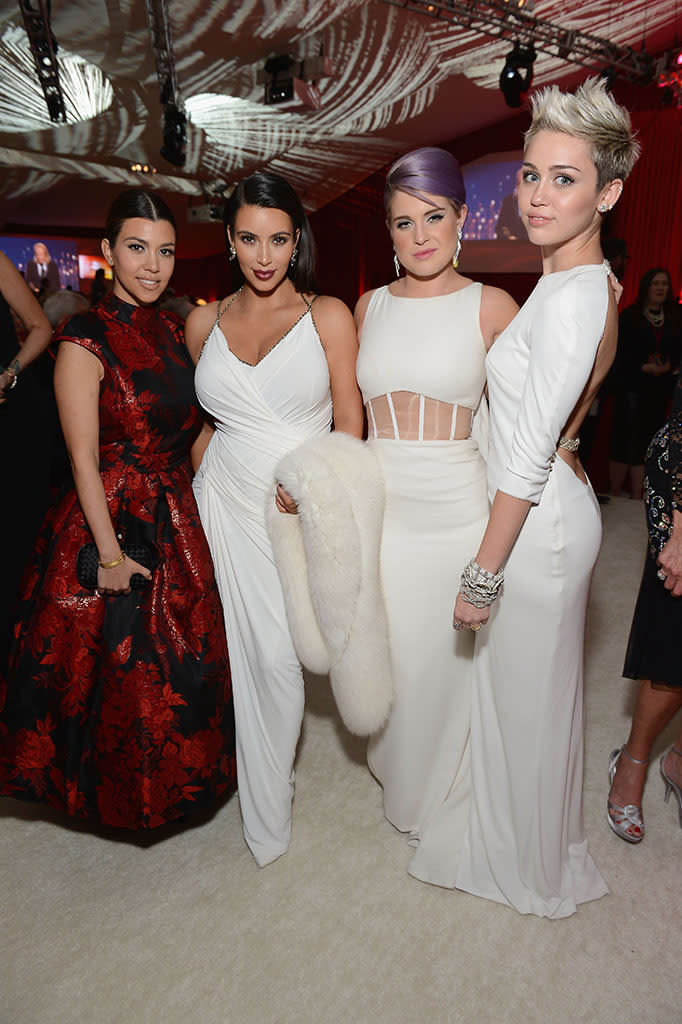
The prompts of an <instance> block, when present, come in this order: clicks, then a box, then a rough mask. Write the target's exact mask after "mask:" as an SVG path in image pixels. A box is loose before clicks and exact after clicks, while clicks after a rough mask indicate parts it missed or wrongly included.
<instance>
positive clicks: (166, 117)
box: [161, 103, 187, 167]
mask: <svg viewBox="0 0 682 1024" xmlns="http://www.w3.org/2000/svg"><path fill="white" fill-rule="evenodd" d="M186 148H187V118H186V117H185V114H184V112H183V111H182V110H179V109H178V107H176V106H175V104H174V103H168V104H166V106H165V107H164V109H163V146H162V147H161V156H162V157H163V158H164V160H167V161H168V163H169V164H173V165H174V166H175V167H184V166H185V160H186V158H187V153H186Z"/></svg>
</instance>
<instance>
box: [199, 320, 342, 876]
mask: <svg viewBox="0 0 682 1024" xmlns="http://www.w3.org/2000/svg"><path fill="white" fill-rule="evenodd" d="M195 383H196V391H197V395H198V397H199V400H200V402H201V404H202V405H203V407H204V408H205V409H206V410H207V412H209V413H210V415H211V416H212V417H213V419H214V421H215V427H216V430H215V433H214V434H213V437H212V438H211V441H210V443H209V445H208V447H207V449H206V452H205V454H204V457H203V459H202V462H201V466H200V468H199V471H198V473H197V476H196V478H195V494H196V498H197V504H198V506H199V513H200V515H201V522H202V524H203V527H204V531H205V533H206V536H207V538H208V543H209V546H210V549H211V554H212V557H213V563H214V567H215V574H216V579H217V581H218V587H219V590H220V597H221V600H222V604H223V610H224V614H225V626H226V632H227V641H228V647H229V652H230V665H231V669H232V686H233V691H234V709H235V720H236V731H237V783H238V788H239V802H240V807H241V813H242V821H243V826H244V837H245V839H246V842H247V844H248V846H249V848H250V849H251V851H252V853H253V855H254V857H255V859H256V861H257V862H258V864H260V865H261V866H263V865H265V864H268V863H270V862H271V861H273V860H275V859H276V858H277V857H279V856H280V855H281V854H282V853H284V852H285V851H286V849H287V847H288V845H289V839H290V834H291V802H292V799H293V793H294V770H293V763H294V755H295V752H296V744H297V742H298V737H299V733H300V729H301V721H302V717H303V706H304V689H303V678H302V674H301V666H300V663H299V661H298V658H297V657H296V653H295V651H294V647H293V643H292V640H291V635H290V632H289V627H288V625H287V619H286V613H285V609H284V599H283V596H282V587H281V583H280V579H279V576H278V573H277V567H276V565H275V563H274V559H273V554H272V547H271V544H270V539H269V537H268V534H267V531H266V527H265V506H266V502H267V501H274V489H275V477H274V471H275V467H276V465H277V463H278V462H279V460H280V459H281V458H282V457H283V456H284V455H286V454H287V453H288V452H290V451H292V450H293V449H294V448H296V447H298V445H300V444H301V443H302V442H303V441H305V440H307V439H308V438H310V437H314V436H316V435H319V434H324V433H327V432H328V431H329V430H330V427H331V420H332V403H331V394H330V383H329V369H328V366H327V360H326V356H325V353H324V350H323V348H322V345H321V342H320V339H319V336H318V334H317V331H316V329H315V324H314V320H313V315H312V310H311V308H310V307H309V308H308V310H307V311H306V312H305V313H304V314H303V315H302V317H301V318H300V319H299V321H298V322H297V323H296V324H295V325H294V326H293V327H292V329H291V330H290V331H289V332H288V333H287V334H286V335H285V336H284V337H283V338H282V339H281V340H280V341H279V342H278V343H277V344H276V345H275V347H274V348H272V349H271V350H270V351H269V352H268V353H267V354H266V355H265V356H264V357H263V358H262V359H261V360H260V362H259V363H257V364H256V365H255V366H251V365H250V364H248V363H244V362H242V361H241V360H240V359H238V358H237V356H235V355H234V353H233V352H232V351H231V350H230V348H229V344H228V341H227V339H226V337H225V335H224V334H223V332H222V330H221V328H220V326H219V325H218V324H217V323H216V324H215V326H214V327H213V330H212V331H211V333H210V335H209V337H208V339H207V341H206V344H205V346H204V349H203V352H202V354H201V358H200V360H199V363H198V365H197V370H196V378H195Z"/></svg>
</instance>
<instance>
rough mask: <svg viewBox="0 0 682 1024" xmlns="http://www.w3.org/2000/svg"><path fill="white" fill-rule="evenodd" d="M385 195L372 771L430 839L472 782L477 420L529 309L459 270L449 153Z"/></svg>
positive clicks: (373, 417)
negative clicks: (467, 585) (378, 689)
mask: <svg viewBox="0 0 682 1024" xmlns="http://www.w3.org/2000/svg"><path fill="white" fill-rule="evenodd" d="M384 195H385V208H386V224H387V227H388V230H389V232H390V235H391V240H392V242H393V247H394V253H395V257H394V261H395V268H396V275H397V277H398V279H397V280H395V281H393V282H392V283H391V284H390V285H386V286H384V287H382V288H377V289H376V290H374V291H371V292H368V293H366V294H365V295H363V296H362V297H361V299H360V301H359V302H358V305H357V308H356V313H355V317H356V322H357V325H358V330H359V333H360V354H359V357H358V363H357V375H358V383H359V385H360V389H361V391H362V393H363V401H364V403H365V406H366V409H367V418H368V424H369V443H370V444H371V445H373V446H374V449H375V451H376V453H377V455H378V457H379V460H380V463H381V465H382V468H383V472H384V476H385V481H386V515H385V523H384V534H383V541H382V552H381V559H382V582H383V588H384V595H385V600H386V608H387V613H388V619H389V630H390V637H391V659H392V668H393V677H394V701H393V707H392V711H391V714H390V717H389V720H388V722H387V724H386V726H385V727H384V729H383V730H382V731H381V732H380V733H379V734H377V735H376V736H375V737H373V739H372V740H371V741H370V747H369V754H368V761H369V765H370V768H371V770H372V772H373V774H374V775H375V776H376V778H377V779H378V780H379V782H380V783H381V785H382V786H383V790H384V813H385V814H386V817H387V818H388V820H389V821H390V822H391V823H392V824H393V825H394V826H395V827H396V828H397V829H399V830H400V831H401V832H408V833H410V834H411V835H412V837H414V838H416V839H417V840H419V839H420V837H421V835H422V832H423V830H424V829H425V828H428V826H429V821H430V819H431V818H432V817H433V816H434V815H436V816H437V814H438V811H439V809H440V808H441V807H442V805H443V804H444V802H445V800H446V798H447V797H448V794H450V793H451V791H453V792H456V791H457V784H458V782H460V781H465V780H467V779H468V735H469V706H470V691H471V673H472V655H473V633H472V632H467V633H464V632H460V633H453V631H452V627H451V623H450V609H451V605H452V594H453V588H454V590H456V589H457V584H458V580H459V577H460V575H461V572H462V570H463V568H464V566H465V564H466V561H467V559H468V557H470V553H471V550H472V548H473V549H475V548H476V547H477V545H478V543H479V541H480V539H481V537H482V535H483V530H484V528H485V523H486V519H487V515H488V498H487V488H486V467H485V462H484V458H483V455H482V454H481V451H480V449H479V445H478V443H477V441H476V440H475V439H474V437H473V436H472V423H473V422H474V420H476V423H477V425H478V423H479V422H480V421H484V420H485V413H486V403H485V399H484V398H483V387H484V384H485V357H486V353H487V351H488V349H489V348H490V346H491V345H492V343H493V341H494V340H495V338H496V337H497V335H498V334H500V333H501V332H502V330H504V328H505V327H506V326H507V324H508V323H509V322H510V321H511V319H512V318H513V316H514V315H515V313H516V312H517V306H516V303H515V302H514V301H513V299H511V298H510V296H509V295H507V294H506V292H503V291H500V289H498V288H492V287H490V286H487V285H484V286H482V285H480V284H477V283H475V282H473V281H471V280H470V279H469V278H467V277H463V276H462V275H461V274H460V273H458V271H457V263H458V258H459V252H460V248H461V236H462V228H463V226H464V222H465V220H466V215H467V207H466V203H465V191H464V182H463V180H462V174H461V171H460V168H459V165H458V163H457V161H456V160H455V158H454V157H453V156H452V155H451V154H450V153H448V152H447V151H446V150H443V149H437V148H433V147H427V148H424V149H417V150H415V151H413V152H411V153H408V154H407V155H406V156H403V157H401V158H400V159H399V160H397V161H396V162H395V163H394V164H393V166H392V167H391V169H390V171H389V173H388V177H387V179H386V189H385V194H384ZM401 268H402V271H403V272H402V273H401ZM453 787H454V789H453ZM467 788H468V787H467V785H466V784H465V785H463V786H462V795H463V796H466V792H465V791H466V790H467ZM419 856H420V850H419V849H418V850H417V853H416V858H419Z"/></svg>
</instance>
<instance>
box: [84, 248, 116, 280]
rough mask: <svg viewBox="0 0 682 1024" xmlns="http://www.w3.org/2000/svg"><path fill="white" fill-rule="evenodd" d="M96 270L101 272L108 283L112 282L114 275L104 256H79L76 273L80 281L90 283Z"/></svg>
mask: <svg viewBox="0 0 682 1024" xmlns="http://www.w3.org/2000/svg"><path fill="white" fill-rule="evenodd" d="M97 270H103V271H104V276H105V277H106V279H107V280H108V281H112V280H113V277H114V275H113V274H112V272H111V267H110V266H109V264H108V263H107V261H106V260H105V259H104V256H84V255H83V254H82V253H81V254H79V256H78V273H79V274H80V278H81V281H92V279H93V278H94V276H95V272H96V271H97Z"/></svg>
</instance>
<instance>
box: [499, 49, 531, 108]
mask: <svg viewBox="0 0 682 1024" xmlns="http://www.w3.org/2000/svg"><path fill="white" fill-rule="evenodd" d="M535 57H536V53H535V47H534V46H533V44H532V43H530V44H529V45H528V46H522V45H521V43H519V42H516V43H514V49H513V50H512V51H511V53H508V54H507V57H506V59H505V62H504V67H503V68H502V72H501V74H500V89H501V90H502V95H503V96H504V99H505V102H506V104H507V106H508V107H520V106H521V101H522V99H523V97H524V96H525V94H526V93H527V92H528V90H529V89H530V83H531V82H532V80H533V61H534V60H535Z"/></svg>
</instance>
